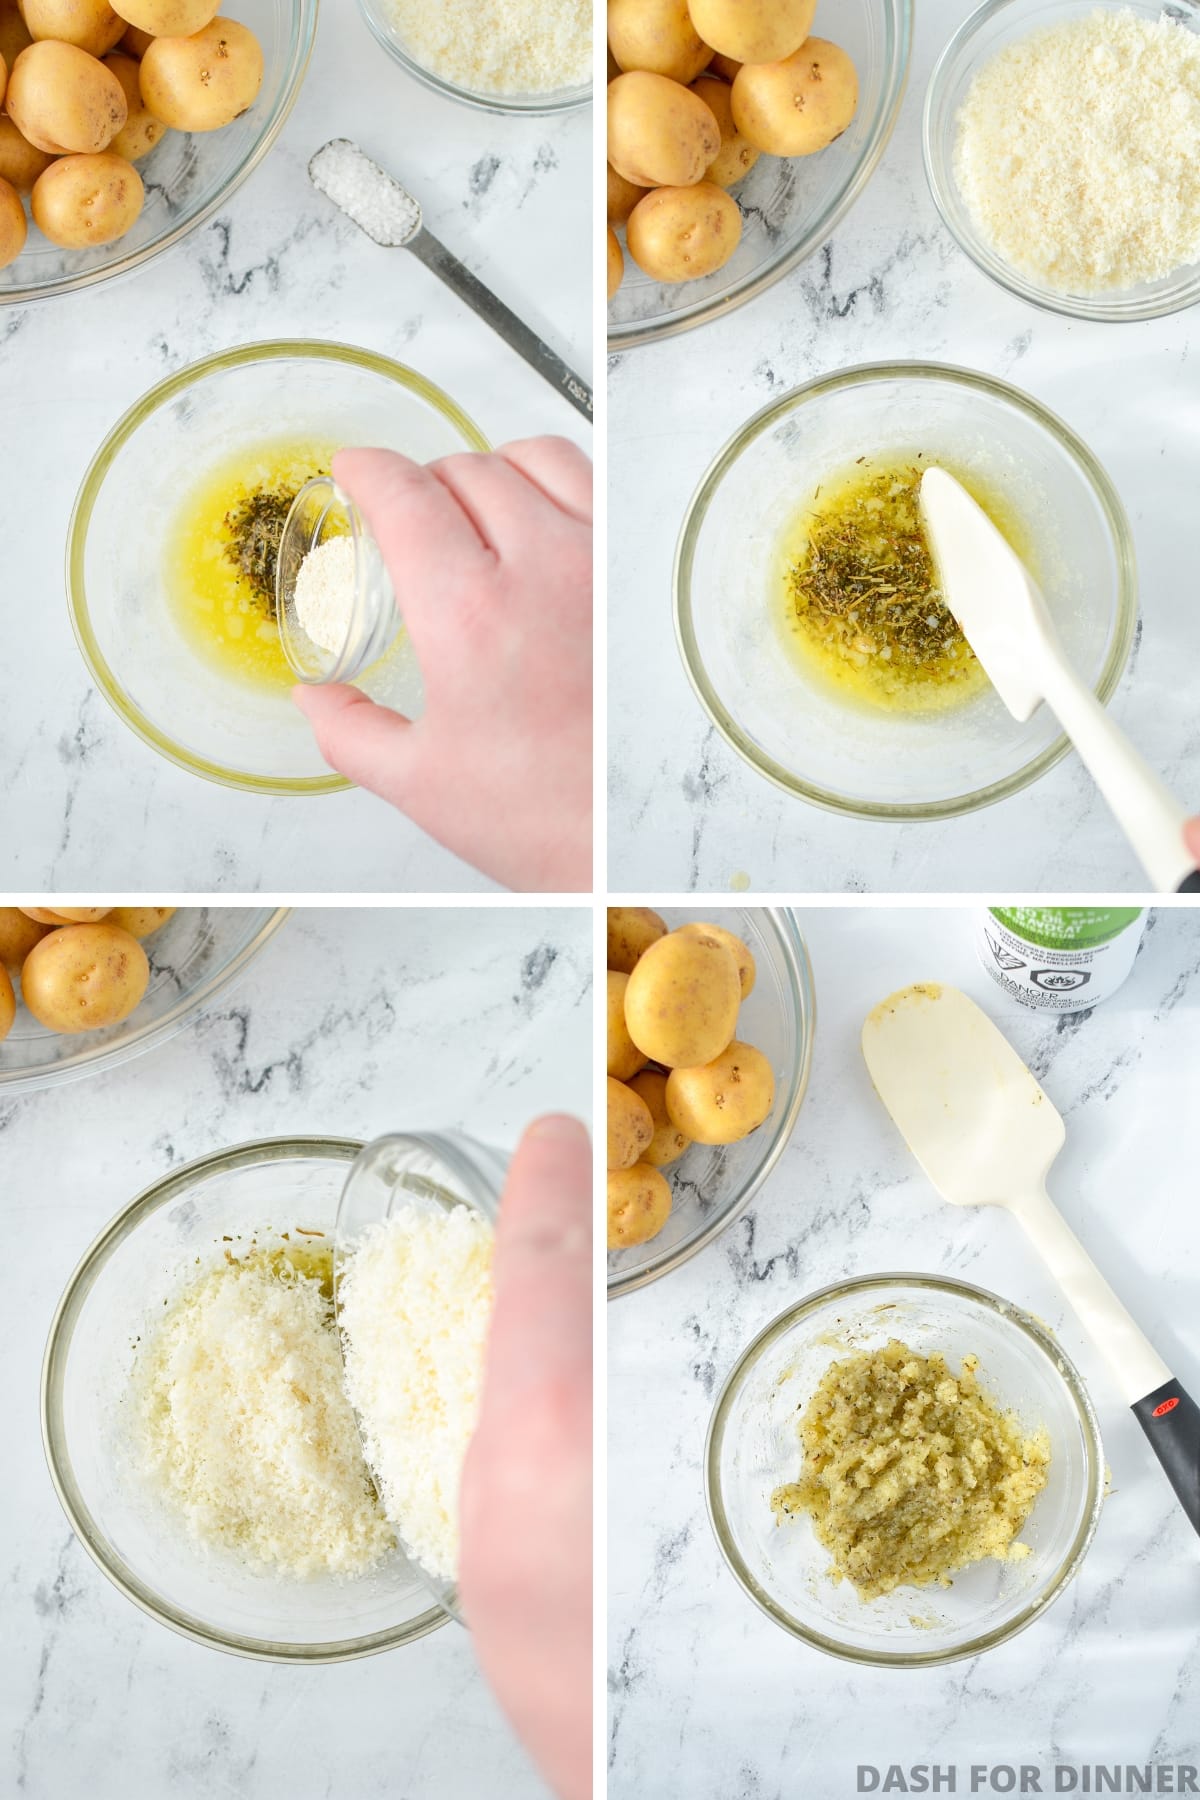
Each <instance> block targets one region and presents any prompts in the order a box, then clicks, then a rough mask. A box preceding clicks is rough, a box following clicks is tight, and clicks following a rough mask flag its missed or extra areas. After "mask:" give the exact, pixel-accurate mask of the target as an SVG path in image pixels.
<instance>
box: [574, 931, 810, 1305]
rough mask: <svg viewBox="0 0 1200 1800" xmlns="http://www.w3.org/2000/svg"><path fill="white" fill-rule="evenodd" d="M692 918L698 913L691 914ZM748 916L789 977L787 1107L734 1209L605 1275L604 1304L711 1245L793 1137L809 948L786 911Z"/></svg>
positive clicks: (800, 1094) (803, 1076) (806, 1066)
mask: <svg viewBox="0 0 1200 1800" xmlns="http://www.w3.org/2000/svg"><path fill="white" fill-rule="evenodd" d="M695 910H696V915H697V917H699V916H700V908H696V909H695ZM743 910H744V911H746V912H753V913H754V915H755V917H756V918H758V919H761V920H762V923H763V926H764V929H770V930H772V931H774V933H775V937H776V940H777V942H778V945H779V948H780V950H781V951H782V953H783V960H784V965H785V967H786V968H787V971H788V975H789V977H790V986H791V994H792V1003H793V1007H794V1009H795V1014H796V1036H797V1039H798V1045H799V1047H798V1053H797V1057H796V1066H795V1068H794V1070H793V1071H792V1091H791V1093H790V1094H789V1095H788V1099H787V1104H786V1105H785V1107H784V1108H783V1111H782V1112H781V1113H780V1115H779V1117H778V1119H777V1120H776V1121H775V1129H774V1131H773V1133H772V1136H771V1140H770V1143H769V1145H768V1147H767V1150H766V1153H765V1155H764V1156H763V1160H762V1163H761V1164H760V1166H759V1167H758V1169H757V1170H756V1171H755V1173H754V1174H753V1175H752V1176H751V1178H750V1180H749V1181H748V1182H747V1183H746V1186H745V1187H744V1188H743V1190H742V1192H741V1193H740V1194H739V1195H738V1197H737V1199H736V1200H735V1201H734V1203H733V1205H732V1206H731V1207H729V1209H728V1210H727V1211H722V1212H718V1213H717V1214H716V1216H715V1217H714V1216H709V1217H707V1218H703V1217H702V1218H701V1220H700V1222H699V1224H698V1225H697V1227H696V1229H695V1230H694V1231H693V1232H692V1233H691V1235H690V1236H688V1237H686V1238H684V1239H683V1240H682V1242H681V1243H678V1244H676V1245H675V1246H674V1248H673V1249H672V1250H669V1251H663V1252H662V1253H661V1254H660V1255H658V1256H656V1257H654V1258H652V1259H651V1261H650V1262H648V1263H645V1264H644V1265H643V1266H642V1267H641V1268H640V1269H627V1270H620V1271H618V1272H616V1273H612V1272H610V1273H609V1277H608V1298H609V1299H610V1300H618V1299H620V1297H621V1295H622V1294H632V1293H633V1291H634V1289H635V1288H640V1287H646V1286H648V1284H649V1283H650V1282H652V1281H657V1280H658V1279H659V1277H660V1276H662V1275H668V1274H670V1272H671V1270H672V1269H677V1268H679V1266H680V1264H681V1263H685V1262H689V1261H690V1260H691V1258H692V1257H693V1256H695V1255H696V1253H697V1251H699V1250H703V1249H704V1247H705V1245H706V1244H711V1243H712V1241H713V1239H714V1238H718V1237H720V1235H721V1233H722V1232H723V1231H727V1230H728V1229H729V1227H730V1226H731V1225H732V1224H734V1223H735V1221H736V1220H738V1219H740V1218H741V1216H742V1214H743V1213H744V1212H745V1210H746V1208H747V1207H748V1206H749V1204H750V1202H751V1200H753V1198H754V1196H755V1194H757V1192H758V1190H759V1189H760V1188H761V1186H762V1184H763V1182H764V1181H765V1180H766V1179H767V1176H768V1175H769V1174H770V1173H771V1171H772V1170H773V1169H774V1167H775V1165H776V1163H777V1162H778V1161H779V1158H780V1157H781V1156H782V1155H783V1152H784V1150H785V1148H786V1147H787V1144H788V1141H789V1139H790V1138H791V1135H792V1132H793V1131H794V1130H795V1128H796V1120H797V1118H798V1117H799V1115H800V1108H801V1106H802V1105H803V1102H804V1096H805V1094H806V1093H807V1091H808V1077H809V1073H810V1071H811V1068H812V1053H813V1040H814V1038H815V1037H816V1028H817V996H816V989H815V988H814V986H813V976H812V963H811V962H810V960H809V955H808V945H807V944H806V943H805V941H804V936H803V933H802V932H801V930H800V927H799V925H798V924H797V923H796V919H795V917H794V915H793V913H792V911H791V909H790V907H782V906H754V907H746V908H744V909H743Z"/></svg>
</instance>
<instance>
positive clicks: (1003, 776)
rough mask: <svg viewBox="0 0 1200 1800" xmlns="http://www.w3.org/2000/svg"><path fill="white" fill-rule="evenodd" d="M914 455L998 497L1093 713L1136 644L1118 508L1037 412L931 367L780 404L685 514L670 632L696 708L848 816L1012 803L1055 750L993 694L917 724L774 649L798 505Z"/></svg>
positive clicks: (1108, 486)
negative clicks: (852, 469)
mask: <svg viewBox="0 0 1200 1800" xmlns="http://www.w3.org/2000/svg"><path fill="white" fill-rule="evenodd" d="M917 451H922V452H924V455H925V459H926V461H927V462H937V461H938V459H939V457H942V458H945V459H946V460H947V461H948V462H949V464H950V466H951V467H952V468H959V469H962V470H965V471H967V472H970V473H973V474H974V475H976V476H977V477H979V478H980V479H981V480H983V482H984V484H985V485H986V486H987V487H990V488H993V489H997V490H999V491H1000V492H1001V493H1002V494H1003V495H1004V496H1005V499H1006V501H1007V502H1008V504H1009V506H1010V507H1011V510H1012V512H1013V513H1014V515H1015V516H1016V517H1017V518H1018V519H1019V520H1020V521H1021V523H1022V525H1023V526H1024V528H1025V534H1026V537H1027V538H1028V540H1029V550H1028V554H1029V556H1030V560H1031V562H1032V565H1033V573H1034V575H1035V577H1036V578H1037V579H1038V581H1039V582H1040V584H1041V587H1042V591H1043V593H1044V594H1045V597H1046V601H1047V603H1048V605H1049V608H1050V611H1051V613H1052V614H1053V616H1054V618H1055V620H1056V622H1057V624H1058V627H1059V630H1060V632H1061V633H1062V638H1063V642H1064V644H1065V646H1066V650H1067V654H1068V656H1069V657H1070V660H1071V662H1072V664H1073V666H1074V667H1075V668H1076V669H1077V670H1078V671H1079V673H1080V674H1081V675H1082V676H1083V677H1084V678H1085V679H1086V680H1087V681H1088V682H1090V684H1091V685H1092V687H1093V689H1094V690H1095V692H1096V694H1097V695H1098V697H1099V698H1100V700H1101V701H1105V702H1107V701H1108V700H1109V699H1110V698H1111V697H1112V694H1113V690H1114V689H1115V687H1116V685H1117V682H1118V680H1119V679H1120V675H1121V672H1122V670H1123V669H1124V667H1125V664H1126V662H1127V660H1128V658H1129V652H1130V648H1131V646H1132V643H1133V629H1134V623H1135V620H1136V616H1137V583H1136V574H1135V569H1134V554H1133V539H1132V536H1131V534H1130V530H1129V525H1128V522H1127V520H1126V517H1125V513H1124V510H1123V508H1122V506H1121V502H1120V500H1119V498H1118V497H1117V493H1116V490H1115V489H1114V488H1113V485H1112V483H1111V481H1110V480H1109V478H1108V476H1107V475H1106V474H1105V472H1104V470H1103V469H1102V468H1101V466H1100V464H1099V463H1098V462H1097V461H1096V458H1095V457H1094V456H1093V455H1092V453H1091V451H1090V450H1089V449H1088V448H1087V445H1086V444H1084V443H1083V442H1082V441H1081V439H1079V438H1078V437H1076V435H1075V433H1074V432H1073V431H1071V430H1070V429H1069V427H1068V426H1066V425H1065V424H1064V423H1063V422H1062V420H1061V419H1058V418H1056V417H1055V416H1054V414H1053V413H1051V412H1049V411H1047V409H1046V408H1045V407H1044V406H1042V405H1040V404H1039V402H1038V401H1036V400H1033V399H1031V398H1030V396H1029V395H1027V394H1023V393H1021V392H1020V390H1019V389H1017V388H1014V387H1010V386H1009V385H1008V384H1007V383H1006V382H1003V381H996V380H993V379H991V378H990V377H988V376H986V375H978V374H975V373H973V372H972V371H971V370H969V369H956V368H950V367H945V366H942V365H939V364H933V363H872V364H864V365H862V366H861V367H858V368H852V369H843V370H842V371H841V372H840V373H838V374H836V375H829V376H823V377H821V378H820V379H818V380H816V381H811V382H808V383H806V384H805V385H804V386H803V387H799V388H793V389H792V390H791V392H790V393H787V394H784V395H782V396H781V397H780V398H779V399H777V400H773V401H772V402H771V404H770V405H769V406H766V407H764V408H763V410H762V411H761V412H759V413H756V414H755V415H754V417H753V418H752V419H749V420H748V421H747V423H746V424H745V425H743V426H742V428H741V430H740V431H738V432H737V433H736V435H735V436H734V437H733V438H731V439H730V441H729V443H728V444H726V446H725V448H724V449H723V450H722V451H721V453H720V455H719V456H718V457H717V458H716V461H715V462H713V463H712V465H711V466H710V468H709V470H708V472H707V474H706V475H705V476H704V478H703V480H702V481H701V483H700V486H699V488H698V489H697V490H696V493H695V495H694V497H693V499H692V501H691V504H690V506H689V508H688V511H687V516H686V517H685V519H684V523H683V530H682V533H681V535H680V539H679V546H678V549H677V551H676V557H675V629H676V636H677V638H678V642H679V648H680V653H681V655H682V657H683V661H684V666H685V668H686V669H687V673H688V676H689V678H690V680H691V683H692V686H693V688H694V689H695V691H696V694H697V696H698V698H699V700H700V702H701V704H702V705H703V707H704V709H705V711H706V712H707V713H708V715H709V717H710V718H711V719H712V721H713V723H714V724H715V725H716V727H717V729H718V730H719V731H720V733H721V735H722V736H723V737H724V739H725V741H726V742H727V743H728V744H730V745H731V746H732V748H733V749H734V750H736V751H737V753H738V755H739V756H741V757H743V758H744V759H745V761H746V762H748V763H749V764H750V766H751V768H753V769H755V770H757V772H758V773H759V774H760V775H765V776H766V777H767V779H768V780H769V781H773V782H774V783H775V784H776V786H777V787H781V788H783V789H785V790H786V791H787V792H788V793H791V794H795V795H797V796H799V798H800V799H803V800H809V801H811V802H813V803H815V804H816V805H818V806H824V807H828V808H829V809H830V810H831V811H833V812H840V813H848V814H851V815H853V816H856V817H859V818H868V819H893V820H894V819H938V818H948V817H950V816H952V815H953V814H955V813H963V812H970V811H972V810H973V809H974V808H976V807H980V806H985V805H987V804H989V803H990V802H991V801H993V800H1001V799H1004V798H1005V797H1006V796H1008V795H1009V794H1015V793H1016V792H1017V791H1018V790H1019V789H1021V788H1023V787H1025V786H1027V785H1028V783H1029V782H1031V781H1034V780H1036V779H1037V777H1038V776H1040V775H1044V774H1045V772H1046V771H1047V769H1050V768H1052V767H1053V765H1054V764H1055V763H1056V762H1058V760H1059V759H1060V757H1062V756H1063V755H1065V753H1066V750H1067V741H1066V739H1065V738H1064V737H1063V736H1062V734H1061V733H1060V731H1059V729H1058V725H1057V722H1056V721H1055V719H1054V718H1053V716H1052V715H1051V714H1050V712H1049V709H1048V708H1046V707H1044V706H1043V707H1039V708H1038V710H1037V711H1036V712H1035V713H1034V715H1033V717H1032V718H1031V719H1030V720H1028V722H1027V723H1026V724H1024V725H1019V724H1018V723H1017V722H1016V720H1015V719H1013V718H1012V716H1011V714H1010V713H1009V712H1008V711H1007V710H1006V708H1005V707H1004V706H1003V704H1002V703H1001V701H1000V699H999V697H998V696H997V694H996V693H995V691H994V690H993V689H992V688H990V687H988V688H986V689H985V690H984V691H983V692H982V693H981V694H979V695H977V696H976V697H975V698H973V699H971V700H969V701H967V702H966V703H964V704H962V705H960V706H958V707H956V708H954V709H947V710H945V711H942V712H933V713H927V714H917V713H894V712H887V711H884V710H878V711H868V710H867V709H866V708H865V707H860V706H855V705H853V704H850V703H847V702H844V701H842V700H841V699H840V698H838V697H837V696H836V694H834V693H832V692H831V691H830V690H829V689H827V688H826V687H824V686H823V685H819V684H818V682H817V681H815V680H813V679H811V678H807V677H806V676H805V674H804V673H803V671H802V669H801V668H800V666H799V665H798V663H797V661H796V659H795V656H794V654H793V653H791V652H789V651H788V650H787V649H786V647H785V646H784V644H783V643H782V641H781V634H780V628H779V626H778V623H777V619H776V617H775V613H774V609H773V607H772V605H771V599H772V597H773V595H774V593H775V591H776V584H777V583H778V581H779V580H780V578H781V577H780V570H779V555H780V549H779V546H780V540H781V537H782V535H783V533H784V532H785V530H786V529H787V528H788V526H789V525H791V524H792V523H793V522H794V519H795V515H796V511H797V508H798V506H799V505H800V504H801V503H802V502H803V500H804V499H805V498H806V496H807V495H809V494H811V493H812V492H813V491H814V489H815V488H816V487H817V486H818V485H819V483H820V482H821V481H822V480H823V479H827V478H828V477H829V476H831V475H833V474H836V473H837V472H839V471H840V470H841V469H843V468H845V467H847V466H849V465H852V464H853V463H854V462H855V461H856V460H857V459H858V458H859V457H860V456H862V455H863V453H864V452H869V453H870V454H871V455H872V456H876V455H878V456H886V455H888V454H889V453H894V454H898V455H915V453H916V452H917Z"/></svg>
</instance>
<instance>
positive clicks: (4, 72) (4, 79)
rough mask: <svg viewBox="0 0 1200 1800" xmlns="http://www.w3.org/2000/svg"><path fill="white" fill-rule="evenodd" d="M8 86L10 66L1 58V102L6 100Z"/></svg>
mask: <svg viewBox="0 0 1200 1800" xmlns="http://www.w3.org/2000/svg"><path fill="white" fill-rule="evenodd" d="M7 86H8V64H7V63H6V62H5V60H4V58H3V57H2V56H0V100H3V99H4V90H5V88H6V87H7Z"/></svg>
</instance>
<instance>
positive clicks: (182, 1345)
mask: <svg viewBox="0 0 1200 1800" xmlns="http://www.w3.org/2000/svg"><path fill="white" fill-rule="evenodd" d="M331 1293H332V1251H331V1249H329V1248H328V1247H325V1248H323V1249H321V1250H317V1249H315V1248H308V1249H300V1248H292V1249H288V1248H286V1247H285V1248H281V1249H275V1250H265V1249H256V1250H253V1251H251V1252H250V1253H249V1255H247V1256H246V1257H245V1258H244V1259H243V1260H235V1259H233V1258H230V1259H229V1260H227V1261H225V1262H223V1263H220V1264H219V1265H218V1266H217V1267H216V1268H211V1269H208V1270H206V1271H204V1272H203V1273H199V1274H197V1276H196V1278H195V1279H194V1280H193V1281H190V1282H189V1283H188V1284H187V1285H186V1286H185V1287H184V1288H183V1289H182V1291H181V1292H180V1293H179V1294H178V1295H177V1296H176V1297H175V1298H174V1299H173V1300H172V1302H171V1304H170V1305H169V1306H168V1307H167V1308H165V1309H164V1312H163V1316H162V1319H161V1321H160V1322H159V1323H158V1324H157V1326H156V1328H155V1329H154V1330H153V1331H151V1332H150V1333H149V1334H148V1335H147V1336H146V1338H145V1340H144V1341H143V1343H142V1345H141V1347H140V1349H139V1353H138V1357H137V1360H136V1362H135V1365H134V1371H133V1391H132V1395H131V1399H132V1404H133V1414H134V1436H135V1444H134V1449H135V1454H136V1457H137V1460H138V1462H139V1464H140V1465H141V1468H142V1472H143V1474H144V1476H145V1478H146V1479H147V1480H148V1482H149V1483H150V1485H151V1486H152V1487H153V1488H155V1489H156V1490H157V1492H158V1494H159V1496H160V1498H161V1499H162V1501H163V1502H164V1504H165V1505H166V1506H167V1507H168V1508H169V1509H170V1510H171V1511H172V1512H174V1513H176V1514H177V1515H178V1516H179V1517H180V1519H181V1520H182V1521H183V1523H184V1525H185V1527H186V1529H187V1532H188V1535H189V1536H190V1537H191V1538H193V1539H194V1540H195V1541H196V1542H198V1543H200V1544H204V1545H207V1546H209V1547H212V1548H219V1549H221V1550H225V1551H228V1552H232V1553H233V1554H234V1555H236V1556H238V1557H240V1558H241V1559H242V1560H243V1561H245V1562H246V1563H248V1564H249V1565H250V1566H251V1567H252V1568H254V1569H256V1570H259V1571H260V1572H267V1573H272V1574H278V1575H285V1576H290V1577H292V1578H294V1579H298V1580H307V1579H311V1578H312V1577H314V1576H320V1575H330V1574H334V1575H360V1574H362V1573H364V1572H365V1571H366V1570H367V1569H369V1568H370V1567H371V1565H372V1564H373V1563H375V1562H377V1561H379V1559H380V1558H381V1557H382V1556H384V1555H386V1553H387V1552H388V1551H389V1550H391V1549H392V1548H394V1545H395V1533H394V1532H393V1530H392V1528H391V1527H390V1526H389V1524H388V1523H387V1520H386V1519H385V1518H384V1515H383V1511H382V1508H381V1507H380V1505H379V1502H378V1500H377V1498H376V1496H375V1491H374V1488H373V1487H372V1484H371V1480H370V1476H369V1475H368V1473H367V1468H366V1464H365V1463H364V1461H363V1456H362V1449H361V1445H360V1441H359V1436H358V1428H357V1426H356V1424H355V1421H354V1414H353V1411H352V1410H351V1406H350V1402H349V1400H348V1399H347V1398H346V1394H345V1389H344V1387H343V1384H342V1359H341V1353H340V1350H339V1346H338V1340H337V1333H336V1329H335V1326H334V1320H333V1305H332V1300H331V1297H330V1296H331Z"/></svg>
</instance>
